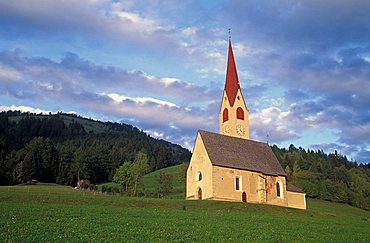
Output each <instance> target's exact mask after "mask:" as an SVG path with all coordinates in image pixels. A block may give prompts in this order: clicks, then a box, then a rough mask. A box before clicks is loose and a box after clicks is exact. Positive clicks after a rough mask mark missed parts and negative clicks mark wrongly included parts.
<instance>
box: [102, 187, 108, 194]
mask: <svg viewBox="0 0 370 243" xmlns="http://www.w3.org/2000/svg"><path fill="white" fill-rule="evenodd" d="M106 191H107V186H106V185H102V187H101V192H102V193H105V192H106Z"/></svg>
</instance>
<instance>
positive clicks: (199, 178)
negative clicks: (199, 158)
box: [197, 171, 202, 181]
mask: <svg viewBox="0 0 370 243" xmlns="http://www.w3.org/2000/svg"><path fill="white" fill-rule="evenodd" d="M197 179H198V181H201V180H202V172H200V171H199V172H198V178H197Z"/></svg>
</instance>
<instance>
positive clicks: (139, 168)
mask: <svg viewBox="0 0 370 243" xmlns="http://www.w3.org/2000/svg"><path fill="white" fill-rule="evenodd" d="M148 162H149V160H148V156H147V155H146V153H144V152H142V151H140V152H139V153H137V154H136V156H135V160H134V163H133V165H132V168H131V174H132V183H133V192H132V195H133V196H136V193H137V187H138V185H139V183H140V180H141V178H142V177H143V175H145V174H146V173H148V172H149V164H148Z"/></svg>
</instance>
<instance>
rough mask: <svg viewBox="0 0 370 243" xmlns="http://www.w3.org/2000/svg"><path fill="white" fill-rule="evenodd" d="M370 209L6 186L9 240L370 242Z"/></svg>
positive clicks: (3, 209)
mask: <svg viewBox="0 0 370 243" xmlns="http://www.w3.org/2000/svg"><path fill="white" fill-rule="evenodd" d="M369 216H370V215H369V212H366V211H363V210H361V209H358V208H353V207H351V206H348V205H345V204H335V203H328V202H321V201H317V200H309V201H308V210H306V211H304V210H297V209H290V208H283V207H277V206H268V205H257V204H245V203H244V204H243V203H230V202H217V201H185V200H181V199H155V198H134V197H123V196H111V195H104V194H100V193H96V192H95V193H94V192H89V191H84V190H75V189H72V188H70V187H64V186H58V185H34V186H12V187H0V238H1V240H3V241H8V240H11V241H37V242H40V241H86V242H87V241H89V240H92V241H102V240H108V241H133V240H135V241H139V242H142V241H239V242H240V241H244V242H248V241H249V242H250V241H294V240H298V241H309V242H314V241H332V242H334V241H335V242H350V241H352V242H353V241H355V242H360V241H363V242H369V241H370V235H369V226H370V224H369V221H368V218H369Z"/></svg>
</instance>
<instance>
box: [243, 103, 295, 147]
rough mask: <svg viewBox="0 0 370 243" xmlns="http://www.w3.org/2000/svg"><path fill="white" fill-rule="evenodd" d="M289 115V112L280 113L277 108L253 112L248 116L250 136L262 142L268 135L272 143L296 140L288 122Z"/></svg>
mask: <svg viewBox="0 0 370 243" xmlns="http://www.w3.org/2000/svg"><path fill="white" fill-rule="evenodd" d="M289 115H290V111H281V110H280V108H278V107H269V108H266V109H262V110H257V111H255V112H254V113H252V114H250V127H251V131H252V135H253V136H256V138H257V139H259V140H262V141H263V140H265V139H266V135H267V134H269V136H270V139H271V140H272V141H273V142H280V141H285V140H289V139H293V138H297V134H296V132H295V131H294V130H293V129H292V124H291V123H290V122H289Z"/></svg>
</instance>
